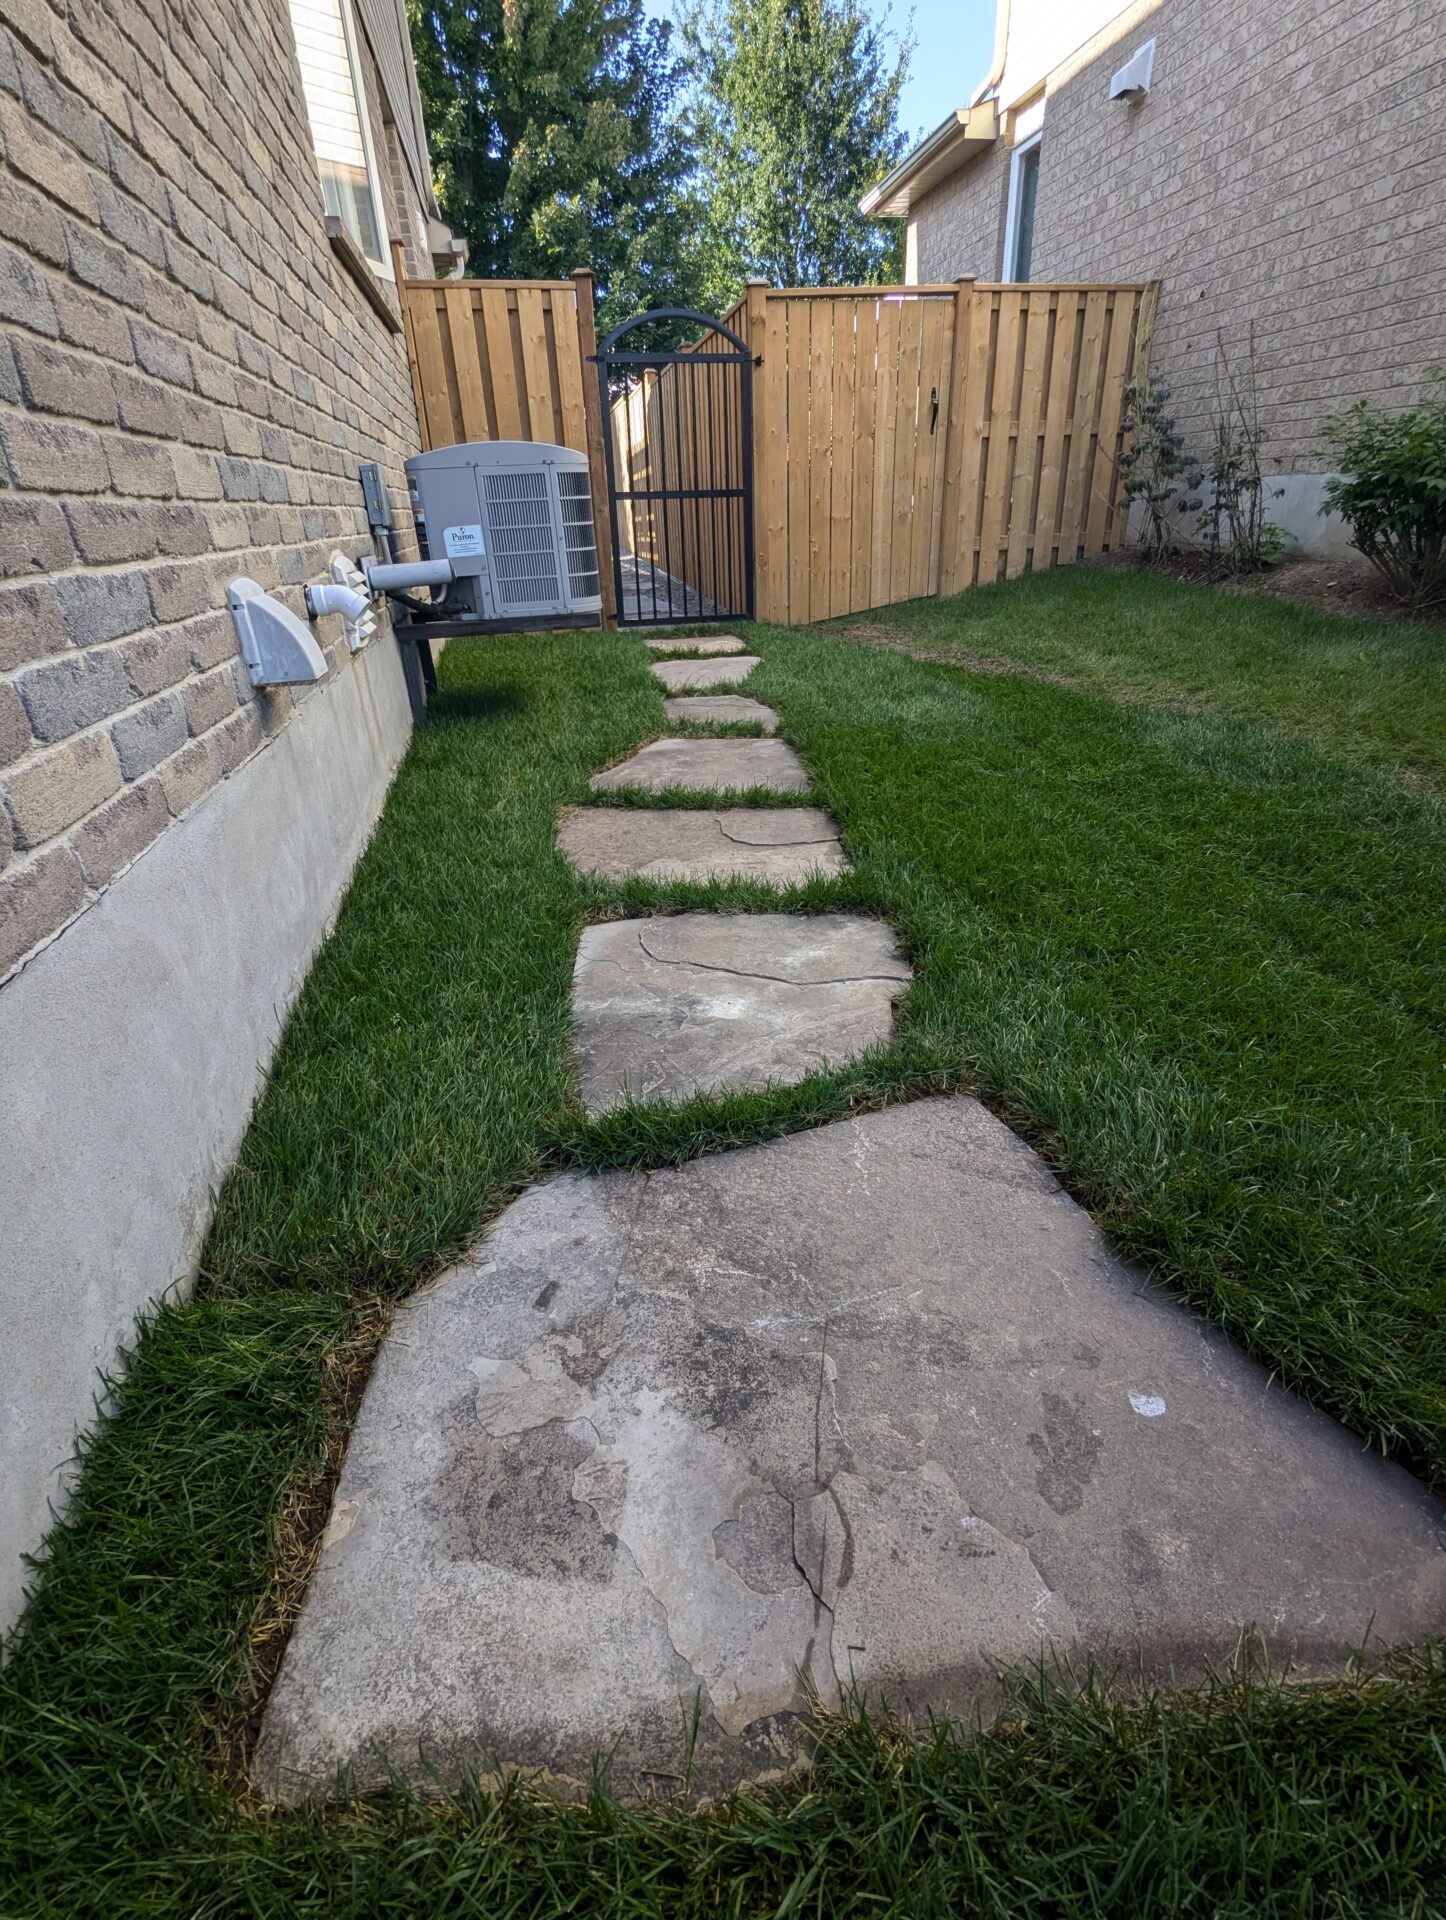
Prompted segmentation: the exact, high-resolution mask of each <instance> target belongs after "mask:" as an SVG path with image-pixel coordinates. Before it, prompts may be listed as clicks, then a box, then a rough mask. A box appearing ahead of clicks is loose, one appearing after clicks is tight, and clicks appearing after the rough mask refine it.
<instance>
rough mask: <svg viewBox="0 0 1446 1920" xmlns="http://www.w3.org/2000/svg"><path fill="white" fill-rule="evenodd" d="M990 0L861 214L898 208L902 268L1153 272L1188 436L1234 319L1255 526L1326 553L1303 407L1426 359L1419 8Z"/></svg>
mask: <svg viewBox="0 0 1446 1920" xmlns="http://www.w3.org/2000/svg"><path fill="white" fill-rule="evenodd" d="M997 8H998V11H997V17H996V39H995V57H994V64H993V68H992V70H991V72H990V74H989V76H988V77H987V79H986V80H985V81H984V83H983V85H982V86H981V87H979V89H978V90H977V92H976V93H975V95H974V97H973V100H972V102H971V103H970V105H969V106H967V107H961V108H960V109H959V111H958V112H957V113H956V114H954V115H953V116H951V118H950V119H949V120H948V121H946V122H945V124H944V125H943V126H942V127H940V128H938V129H936V130H935V132H934V133H932V134H930V136H929V137H928V139H926V140H924V141H922V142H921V143H920V145H919V146H918V147H916V148H915V149H914V151H913V152H912V153H910V154H909V155H908V156H907V157H906V158H905V159H904V161H903V162H902V163H901V164H900V165H899V166H898V167H897V168H895V170H894V171H893V173H891V174H890V175H889V176H888V178H887V179H885V180H883V181H882V182H880V184H879V185H878V186H877V187H875V188H874V189H873V190H872V192H870V193H869V194H868V195H867V196H866V197H865V199H864V200H863V201H862V202H861V205H862V208H863V211H864V212H865V213H868V214H873V215H875V216H877V217H880V218H885V219H901V220H906V221H907V222H908V240H907V261H908V265H907V273H906V277H907V278H908V279H909V280H910V281H913V282H920V281H923V282H928V281H943V280H952V279H954V278H956V277H958V276H960V275H964V274H973V275H975V276H976V277H978V278H980V279H986V280H995V279H1003V280H1028V279H1030V278H1034V279H1038V280H1041V281H1069V280H1083V281H1090V280H1137V279H1147V278H1158V279H1159V280H1161V281H1162V283H1163V289H1162V298H1161V305H1160V317H1159V323H1158V327H1157V330H1156V332H1155V335H1154V340H1153V350H1152V358H1151V365H1152V367H1153V369H1154V371H1155V372H1157V373H1158V374H1160V375H1161V376H1163V378H1164V379H1166V380H1167V381H1168V382H1169V384H1170V387H1171V389H1172V411H1173V412H1174V413H1175V415H1176V418H1177V420H1178V422H1179V425H1180V427H1181V429H1182V431H1183V432H1184V434H1185V436H1186V440H1187V443H1188V444H1189V445H1190V446H1191V447H1195V448H1203V447H1204V445H1205V443H1206V441H1207V438H1208V433H1209V421H1210V415H1211V409H1212V403H1213V400H1214V395H1215V389H1216V357H1217V336H1218V333H1219V332H1221V331H1223V334H1224V339H1225V345H1226V349H1227V351H1228V353H1229V354H1230V355H1231V358H1232V360H1233V362H1234V364H1236V365H1237V366H1242V367H1243V365H1244V363H1245V359H1246V357H1247V353H1248V341H1249V329H1250V325H1251V323H1252V321H1253V323H1254V329H1255V364H1256V383H1257V393H1258V399H1259V408H1260V418H1261V424H1262V428H1263V431H1264V437H1265V448H1266V453H1267V456H1268V460H1269V465H1270V468H1271V471H1272V474H1273V478H1272V481H1271V485H1272V487H1273V488H1274V489H1277V490H1278V492H1277V494H1276V497H1275V498H1274V499H1272V501H1271V502H1270V507H1269V513H1270V517H1271V519H1273V520H1274V521H1276V522H1277V524H1279V525H1281V526H1283V527H1285V528H1286V530H1287V531H1288V532H1289V533H1290V534H1291V535H1292V536H1293V537H1295V538H1296V539H1297V540H1298V541H1299V542H1300V543H1301V544H1302V545H1303V546H1307V547H1309V548H1311V549H1315V550H1332V549H1336V548H1339V547H1341V546H1343V545H1344V543H1345V539H1346V534H1345V529H1344V528H1343V527H1342V526H1341V525H1340V523H1339V522H1332V521H1328V520H1327V521H1323V520H1321V519H1320V517H1319V515H1318V513H1317V508H1318V506H1319V502H1320V486H1321V477H1322V474H1323V472H1324V471H1326V470H1327V467H1326V462H1325V459H1324V457H1323V455H1322V452H1321V449H1320V445H1319V428H1320V424H1321V421H1322V420H1323V419H1324V418H1325V416H1326V415H1327V414H1329V413H1331V412H1333V411H1335V410H1336V409H1338V408H1341V407H1343V406H1347V405H1350V404H1351V403H1352V402H1353V401H1355V400H1357V399H1360V398H1363V397H1365V398H1370V399H1373V400H1376V401H1378V402H1380V403H1382V404H1384V405H1387V406H1406V405H1409V404H1410V403H1412V402H1413V401H1414V400H1415V399H1416V398H1417V397H1418V396H1419V394H1420V392H1421V389H1422V385H1423V380H1424V377H1425V372H1426V369H1427V368H1428V367H1429V366H1431V365H1432V364H1433V363H1436V362H1440V361H1446V211H1443V210H1446V18H1443V13H1442V7H1441V0H1278V3H1277V4H1275V5H1272V6H1269V7H1266V6H1261V5H1259V4H1256V0H1218V4H1215V5H1211V6H1205V5H1201V4H1200V0H1136V4H1134V5H1129V6H1120V5H1119V4H1117V0H1116V3H1112V0H997ZM1126 69H1128V71H1126Z"/></svg>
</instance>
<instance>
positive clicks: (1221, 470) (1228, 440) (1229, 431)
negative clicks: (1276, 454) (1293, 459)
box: [1195, 320, 1285, 579]
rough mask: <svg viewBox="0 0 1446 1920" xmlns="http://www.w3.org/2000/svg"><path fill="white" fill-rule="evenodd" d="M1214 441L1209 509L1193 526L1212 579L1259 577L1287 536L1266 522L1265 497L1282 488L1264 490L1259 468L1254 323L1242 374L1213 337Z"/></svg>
mask: <svg viewBox="0 0 1446 1920" xmlns="http://www.w3.org/2000/svg"><path fill="white" fill-rule="evenodd" d="M1211 436H1212V438H1211V445H1210V451H1209V452H1208V453H1207V454H1206V456H1205V459H1204V461H1203V462H1202V466H1203V469H1204V483H1205V488H1206V495H1205V504H1204V506H1203V507H1202V508H1201V509H1200V513H1199V516H1198V518H1197V520H1196V523H1195V524H1196V531H1197V533H1198V535H1199V537H1200V541H1201V544H1202V545H1203V547H1204V549H1205V554H1206V557H1207V559H1208V561H1209V566H1210V574H1211V577H1212V579H1213V578H1214V577H1215V576H1217V575H1218V574H1221V573H1257V572H1259V570H1260V569H1261V568H1262V567H1268V566H1269V565H1270V563H1271V561H1272V560H1274V559H1275V558H1276V556H1277V555H1278V554H1279V552H1280V549H1281V545H1282V543H1283V541H1284V539H1285V536H1284V534H1283V533H1282V532H1281V530H1280V528H1279V527H1277V526H1274V525H1272V524H1271V522H1270V521H1269V520H1267V519H1266V517H1265V503H1266V498H1267V495H1268V494H1270V493H1271V492H1275V493H1278V492H1279V491H1280V489H1279V488H1270V487H1268V486H1267V485H1266V481H1265V474H1264V470H1263V468H1262V466H1261V459H1260V450H1261V446H1262V444H1263V442H1262V435H1261V431H1260V408H1259V405H1258V403H1257V400H1256V381H1255V322H1254V321H1253V320H1252V321H1251V323H1250V334H1249V344H1248V347H1247V350H1246V356H1245V366H1244V370H1243V371H1242V372H1239V373H1237V371H1236V369H1235V367H1234V366H1232V365H1231V362H1230V356H1229V355H1228V354H1227V353H1226V351H1225V334H1224V331H1223V329H1222V330H1221V331H1219V332H1217V334H1216V336H1215V410H1214V413H1213V414H1212V416H1211Z"/></svg>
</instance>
